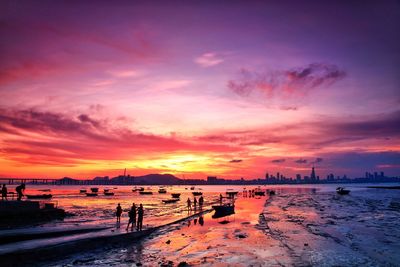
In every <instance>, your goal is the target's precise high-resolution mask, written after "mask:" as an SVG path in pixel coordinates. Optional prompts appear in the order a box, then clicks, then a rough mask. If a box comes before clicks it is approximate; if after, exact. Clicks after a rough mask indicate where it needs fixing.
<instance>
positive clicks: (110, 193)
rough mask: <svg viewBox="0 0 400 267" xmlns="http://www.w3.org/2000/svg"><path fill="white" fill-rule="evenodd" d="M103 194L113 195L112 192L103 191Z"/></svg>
mask: <svg viewBox="0 0 400 267" xmlns="http://www.w3.org/2000/svg"><path fill="white" fill-rule="evenodd" d="M104 195H105V196H113V195H114V192H110V191H104Z"/></svg>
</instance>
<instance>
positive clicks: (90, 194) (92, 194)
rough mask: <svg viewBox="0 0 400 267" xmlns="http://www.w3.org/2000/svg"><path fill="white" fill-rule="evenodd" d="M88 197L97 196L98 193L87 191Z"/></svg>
mask: <svg viewBox="0 0 400 267" xmlns="http://www.w3.org/2000/svg"><path fill="white" fill-rule="evenodd" d="M86 196H87V197H97V193H86Z"/></svg>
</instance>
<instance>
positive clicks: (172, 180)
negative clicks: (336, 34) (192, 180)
mask: <svg viewBox="0 0 400 267" xmlns="http://www.w3.org/2000/svg"><path fill="white" fill-rule="evenodd" d="M134 181H135V184H179V183H181V182H182V180H181V179H179V178H177V177H175V176H174V175H172V174H147V175H143V176H135V178H134Z"/></svg>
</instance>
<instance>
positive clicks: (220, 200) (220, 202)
mask: <svg viewBox="0 0 400 267" xmlns="http://www.w3.org/2000/svg"><path fill="white" fill-rule="evenodd" d="M219 204H220V205H222V194H219Z"/></svg>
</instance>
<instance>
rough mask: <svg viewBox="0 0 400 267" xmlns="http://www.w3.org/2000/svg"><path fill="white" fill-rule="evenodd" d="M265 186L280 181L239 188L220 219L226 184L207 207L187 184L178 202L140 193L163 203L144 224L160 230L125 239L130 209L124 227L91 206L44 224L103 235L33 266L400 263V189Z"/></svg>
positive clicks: (210, 193)
mask: <svg viewBox="0 0 400 267" xmlns="http://www.w3.org/2000/svg"><path fill="white" fill-rule="evenodd" d="M233 188H234V189H235V190H238V191H239V190H240V189H243V187H239V186H236V187H233ZM248 188H249V189H250V188H256V187H254V186H253V187H248ZM261 188H262V189H263V190H266V189H267V188H273V189H274V190H275V191H276V195H273V196H268V195H267V196H256V197H246V196H244V195H242V194H240V193H241V191H239V192H240V193H239V195H238V197H237V198H236V200H235V213H234V214H231V215H229V216H225V217H220V218H213V217H214V216H213V215H214V211H212V208H211V205H212V203H215V202H216V201H217V202H218V196H219V193H224V192H225V191H226V189H227V187H213V186H209V187H207V186H203V188H202V192H203V195H204V198H205V199H206V203H205V206H204V207H203V209H202V210H199V209H197V210H196V211H194V210H193V211H190V212H188V211H187V210H186V201H185V200H186V199H187V198H186V197H191V198H192V199H193V196H190V195H191V191H190V190H189V189H185V188H180V189H179V190H182V194H184V196H185V197H184V198H182V200H181V201H179V203H178V204H173V205H172V206H170V205H167V204H165V205H161V204H160V203H159V202H157V201H159V198H160V195H157V194H155V195H153V196H148V197H147V201H145V200H144V198H143V197H142V196H137V197H138V198H141V200H142V201H143V202H144V203H145V207H146V206H147V207H149V205H148V204H146V203H156V202H157V204H156V205H155V206H156V207H157V210H160V211H163V212H161V213H159V214H158V216H154V214H155V213H154V210H156V209H155V208H154V209H153V210H150V211H149V212H148V213H147V214H146V215H145V226H146V227H145V229H153V231H150V232H146V233H145V235H144V236H140V237H138V238H133V239H130V240H129V241H127V240H125V239H126V238H127V237H128V235H129V231H128V232H127V231H126V230H125V229H124V228H125V227H126V224H127V218H126V215H125V216H123V219H122V222H121V225H120V228H115V227H116V225H115V222H114V217H113V216H112V215H110V217H106V218H104V219H103V220H102V221H100V223H97V224H96V223H95V222H96V220H95V218H92V219H91V220H88V221H85V220H84V218H86V217H85V215H83V214H85V213H83V214H82V213H79V214H78V215H76V216H72V217H71V218H67V219H66V220H65V222H51V223H46V224H43V225H41V226H40V228H41V229H43V228H44V229H51V227H55V225H58V227H60V224H61V225H63V226H66V225H67V226H68V225H71V223H72V222H74V224H79V223H77V222H78V221H81V224H79V225H81V226H82V225H84V226H85V227H88V226H89V227H90V226H95V225H97V226H99V224H101V225H102V226H107V227H110V228H109V229H107V230H103V231H102V232H101V231H100V233H102V234H101V235H104V238H102V240H105V241H104V242H101V243H100V242H97V241H96V242H91V243H89V244H88V245H85V249H82V250H80V251H79V253H71V254H66V255H63V254H60V256H59V257H58V258H53V259H51V260H42V261H39V262H37V261H36V262H34V263H32V262H30V263H29V264H28V265H27V266H360V265H362V266H396V265H398V264H399V262H400V258H399V256H398V255H397V254H396V251H398V250H399V249H400V246H399V245H398V244H400V242H399V241H400V230H399V229H398V227H397V226H398V223H397V221H398V218H399V215H400V210H399V208H398V203H400V200H399V192H398V190H386V189H376V188H366V187H365V186H362V185H354V186H349V187H348V188H350V189H351V193H350V194H349V195H344V196H341V195H338V194H337V193H336V192H335V190H334V189H335V187H334V186H333V185H331V186H326V185H304V186H269V187H268V186H267V187H264V186H263V187H261ZM124 190H125V189H124ZM124 190H121V192H124ZM170 190H171V191H172V190H174V191H177V190H178V189H177V188H171V189H170ZM125 191H126V194H125V195H124V196H123V197H122V199H131V198H135V196H136V195H134V194H133V193H132V192H129V193H128V191H127V190H125ZM116 192H118V191H117V190H116ZM64 193H65V192H64ZM121 194H122V193H121ZM64 197H65V196H64ZM116 198H117V197H116ZM161 198H164V196H163V197H161ZM83 199H84V198H83ZM82 201H83V200H82ZM114 201H120V200H118V199H116V200H114ZM123 203H125V202H123ZM174 205H175V206H174ZM150 207H151V206H150ZM67 211H68V210H67ZM177 211H178V212H177ZM87 212H88V213H90V211H87ZM110 212H111V211H110ZM152 215H153V218H151V216H152ZM147 222H150V223H147ZM134 232H135V231H134ZM88 235H90V237H91V238H93V237H96V236H99V235H100V234H99V233H98V232H94V233H90V234H88ZM111 235H114V236H115V235H117V238H118V239H115V238H114V239H115V240H114V242H107V241H106V240H107V238H109V237H110V236H111ZM125 236H126V237H125ZM42 242H43V241H42ZM77 244H80V243H79V242H78V243H77Z"/></svg>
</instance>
